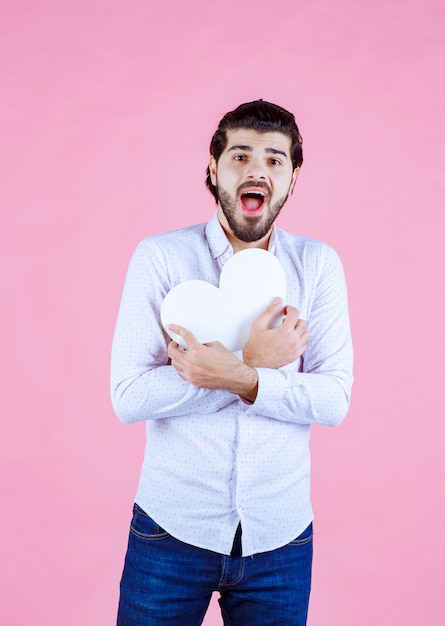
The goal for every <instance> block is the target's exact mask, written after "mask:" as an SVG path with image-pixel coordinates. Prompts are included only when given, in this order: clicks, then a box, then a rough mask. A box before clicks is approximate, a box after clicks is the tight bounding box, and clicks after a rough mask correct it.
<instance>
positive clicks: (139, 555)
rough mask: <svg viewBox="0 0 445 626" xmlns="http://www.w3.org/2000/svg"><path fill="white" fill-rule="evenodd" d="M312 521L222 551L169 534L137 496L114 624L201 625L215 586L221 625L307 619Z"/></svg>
mask: <svg viewBox="0 0 445 626" xmlns="http://www.w3.org/2000/svg"><path fill="white" fill-rule="evenodd" d="M311 569H312V524H310V525H309V526H308V528H307V529H306V530H305V531H304V532H303V533H302V534H301V535H300V536H299V537H297V539H295V540H294V541H291V542H290V543H289V544H288V545H286V546H284V547H282V548H278V549H277V550H272V551H270V552H263V553H260V554H255V555H254V556H248V557H241V556H225V555H222V554H218V553H217V552H211V551H210V550H203V549H201V548H196V547H194V546H191V545H189V544H187V543H183V542H182V541H179V540H177V539H175V538H174V537H171V536H170V535H169V534H168V533H166V532H165V531H164V530H163V529H162V528H160V527H159V526H158V525H157V524H156V522H155V521H154V520H152V519H151V517H149V516H148V515H147V514H146V513H145V512H144V511H143V510H142V509H141V508H140V507H139V506H138V505H137V504H135V505H134V509H133V519H132V521H131V526H130V537H129V541H128V550H127V555H126V558H125V566H124V571H123V574H122V580H121V595H120V601H119V611H118V618H117V624H118V626H138V625H140V626H142V625H143V626H161V625H163V624H169V625H170V626H171V625H176V626H199V624H201V623H202V621H203V619H204V615H205V613H206V611H207V608H208V605H209V602H210V598H211V595H212V592H213V591H219V593H220V599H219V600H218V601H219V604H220V607H221V613H222V616H223V620H224V624H225V625H226V626H305V624H306V619H307V609H308V603H309V593H310V587H311Z"/></svg>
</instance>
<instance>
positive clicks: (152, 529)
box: [130, 503, 170, 541]
mask: <svg viewBox="0 0 445 626" xmlns="http://www.w3.org/2000/svg"><path fill="white" fill-rule="evenodd" d="M130 532H131V533H133V535H136V536H137V537H140V538H141V539H146V540H149V541H153V540H156V539H165V537H170V535H169V534H168V533H167V532H166V531H165V530H164V529H163V528H161V527H160V526H159V524H157V523H156V522H155V521H154V519H152V518H151V517H150V516H149V515H147V513H146V512H145V511H144V510H143V509H141V507H140V506H138V505H137V504H136V503H135V504H134V506H133V517H132V519H131V524H130Z"/></svg>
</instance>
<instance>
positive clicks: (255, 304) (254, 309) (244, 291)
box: [161, 248, 287, 352]
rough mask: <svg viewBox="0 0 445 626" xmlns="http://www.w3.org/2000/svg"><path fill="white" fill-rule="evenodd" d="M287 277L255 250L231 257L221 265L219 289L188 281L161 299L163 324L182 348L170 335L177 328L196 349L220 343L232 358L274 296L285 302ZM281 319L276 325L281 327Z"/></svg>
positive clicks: (270, 256)
mask: <svg viewBox="0 0 445 626" xmlns="http://www.w3.org/2000/svg"><path fill="white" fill-rule="evenodd" d="M286 293H287V289H286V276H285V274H284V270H283V267H282V266H281V263H280V262H279V261H278V259H277V258H276V257H275V256H274V255H273V254H271V253H270V252H267V251H266V250H261V249H259V248H248V249H247V250H242V251H241V252H238V253H237V254H234V255H233V256H232V257H231V258H230V259H229V260H228V261H227V263H226V264H225V265H224V267H223V269H222V271H221V276H220V282H219V288H218V287H215V286H214V285H211V284H210V283H207V282H205V281H204V280H187V281H185V282H183V283H180V284H179V285H176V286H175V287H173V289H171V291H169V293H168V294H167V295H166V297H165V298H164V301H163V303H162V306H161V322H162V325H163V327H164V328H165V330H166V332H167V333H168V334H169V335H170V337H171V338H172V339H173V340H174V341H176V342H177V343H178V344H179V345H180V346H182V347H183V348H186V347H187V346H186V345H185V343H184V340H183V339H182V338H181V337H179V335H176V334H175V333H172V331H170V330H169V329H168V326H169V324H177V325H179V326H183V327H184V328H187V330H189V331H190V332H192V333H193V334H194V335H195V337H196V338H197V339H198V341H199V342H200V343H209V342H211V341H220V342H221V343H222V344H223V345H224V346H226V348H228V349H229V350H230V351H231V352H236V351H237V350H242V349H243V348H244V346H245V345H246V343H247V340H248V338H249V332H250V325H251V324H252V322H253V320H254V319H255V318H256V317H258V315H259V314H260V313H262V312H263V311H264V309H265V308H266V307H268V306H269V304H270V303H271V301H272V299H273V298H274V297H276V296H279V297H280V298H282V300H283V302H285V300H286ZM280 321H281V316H278V318H277V319H276V320H275V323H274V325H277V324H279V323H280Z"/></svg>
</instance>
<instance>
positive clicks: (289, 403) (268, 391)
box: [169, 247, 352, 426]
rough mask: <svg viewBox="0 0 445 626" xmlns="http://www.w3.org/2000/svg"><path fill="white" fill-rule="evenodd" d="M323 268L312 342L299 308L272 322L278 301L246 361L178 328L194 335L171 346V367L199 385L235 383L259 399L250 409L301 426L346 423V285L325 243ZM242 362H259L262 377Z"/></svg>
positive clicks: (257, 330) (255, 328)
mask: <svg viewBox="0 0 445 626" xmlns="http://www.w3.org/2000/svg"><path fill="white" fill-rule="evenodd" d="M320 266H321V268H320V278H319V281H318V284H317V289H316V294H315V296H314V300H313V302H312V306H311V310H310V322H309V323H310V329H311V339H310V341H309V343H308V339H309V333H308V331H307V330H306V323H305V322H304V320H300V319H299V318H298V316H299V313H298V310H297V309H294V308H293V307H287V308H286V313H287V315H286V318H285V320H284V322H283V324H282V325H281V326H280V327H279V328H277V329H275V328H269V320H270V318H272V317H273V316H274V315H275V314H276V313H277V309H276V308H274V306H277V307H279V303H275V304H272V305H271V306H270V307H268V309H267V310H266V311H265V312H264V313H263V314H262V315H261V316H259V318H257V320H255V321H254V323H253V324H252V329H251V333H250V337H249V341H248V344H247V346H246V348H245V349H244V354H243V357H244V363H242V364H240V362H239V361H238V359H236V357H235V356H234V355H231V354H230V353H228V351H226V349H225V348H223V346H221V345H220V344H208V345H207V346H200V344H199V343H198V342H197V341H196V339H194V338H193V336H191V338H190V336H189V335H187V331H185V330H184V329H181V328H180V327H175V329H174V332H177V333H178V334H180V335H181V336H183V338H184V339H185V338H186V336H188V337H189V340H191V341H192V344H191V345H192V346H193V349H192V351H185V352H182V351H181V352H180V353H178V351H179V350H180V349H179V348H178V346H177V344H175V343H174V342H173V343H172V344H170V347H169V354H170V358H171V359H172V365H173V366H174V367H177V368H178V371H179V373H180V374H181V376H182V377H184V378H185V380H188V381H189V382H191V383H192V384H193V385H198V386H199V385H203V386H209V387H211V388H218V389H230V390H232V393H237V394H238V395H240V396H241V397H242V398H245V399H247V400H249V401H250V402H254V405H253V407H252V410H253V411H255V412H256V413H259V414H262V415H265V416H267V417H271V418H273V419H278V420H281V421H290V422H295V423H299V424H313V423H318V424H326V425H330V426H335V425H337V424H338V423H340V422H341V420H342V419H343V418H344V417H345V415H346V413H347V411H348V408H349V399H350V391H351V385H352V345H351V337H350V329H349V316H348V307H347V294H346V285H345V281H344V275H343V269H342V266H341V263H340V260H339V259H338V257H337V255H336V254H335V252H334V251H333V250H332V249H330V248H328V247H326V248H325V258H323V259H322V260H321V261H320ZM184 333H185V334H184ZM193 339H194V341H193ZM195 342H196V343H195ZM186 343H187V341H186ZM204 348H207V350H204ZM217 352H218V353H219V354H218V357H217ZM176 355H177V356H176ZM300 357H301V358H300ZM201 360H202V361H201ZM242 366H247V367H249V368H254V369H255V370H256V372H257V378H256V380H255V379H254V377H253V374H252V373H250V375H248V374H247V372H248V371H250V370H245V369H242ZM250 376H251V377H250ZM254 380H255V384H254V383H253V381H254ZM244 385H245V386H244Z"/></svg>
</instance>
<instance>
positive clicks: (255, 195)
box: [243, 191, 265, 198]
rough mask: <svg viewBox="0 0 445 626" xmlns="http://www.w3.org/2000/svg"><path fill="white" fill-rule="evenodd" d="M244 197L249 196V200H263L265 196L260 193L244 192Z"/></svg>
mask: <svg viewBox="0 0 445 626" xmlns="http://www.w3.org/2000/svg"><path fill="white" fill-rule="evenodd" d="M243 195H244V196H250V197H251V198H264V196H265V194H264V193H262V192H261V191H246V193H244V194H243Z"/></svg>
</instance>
